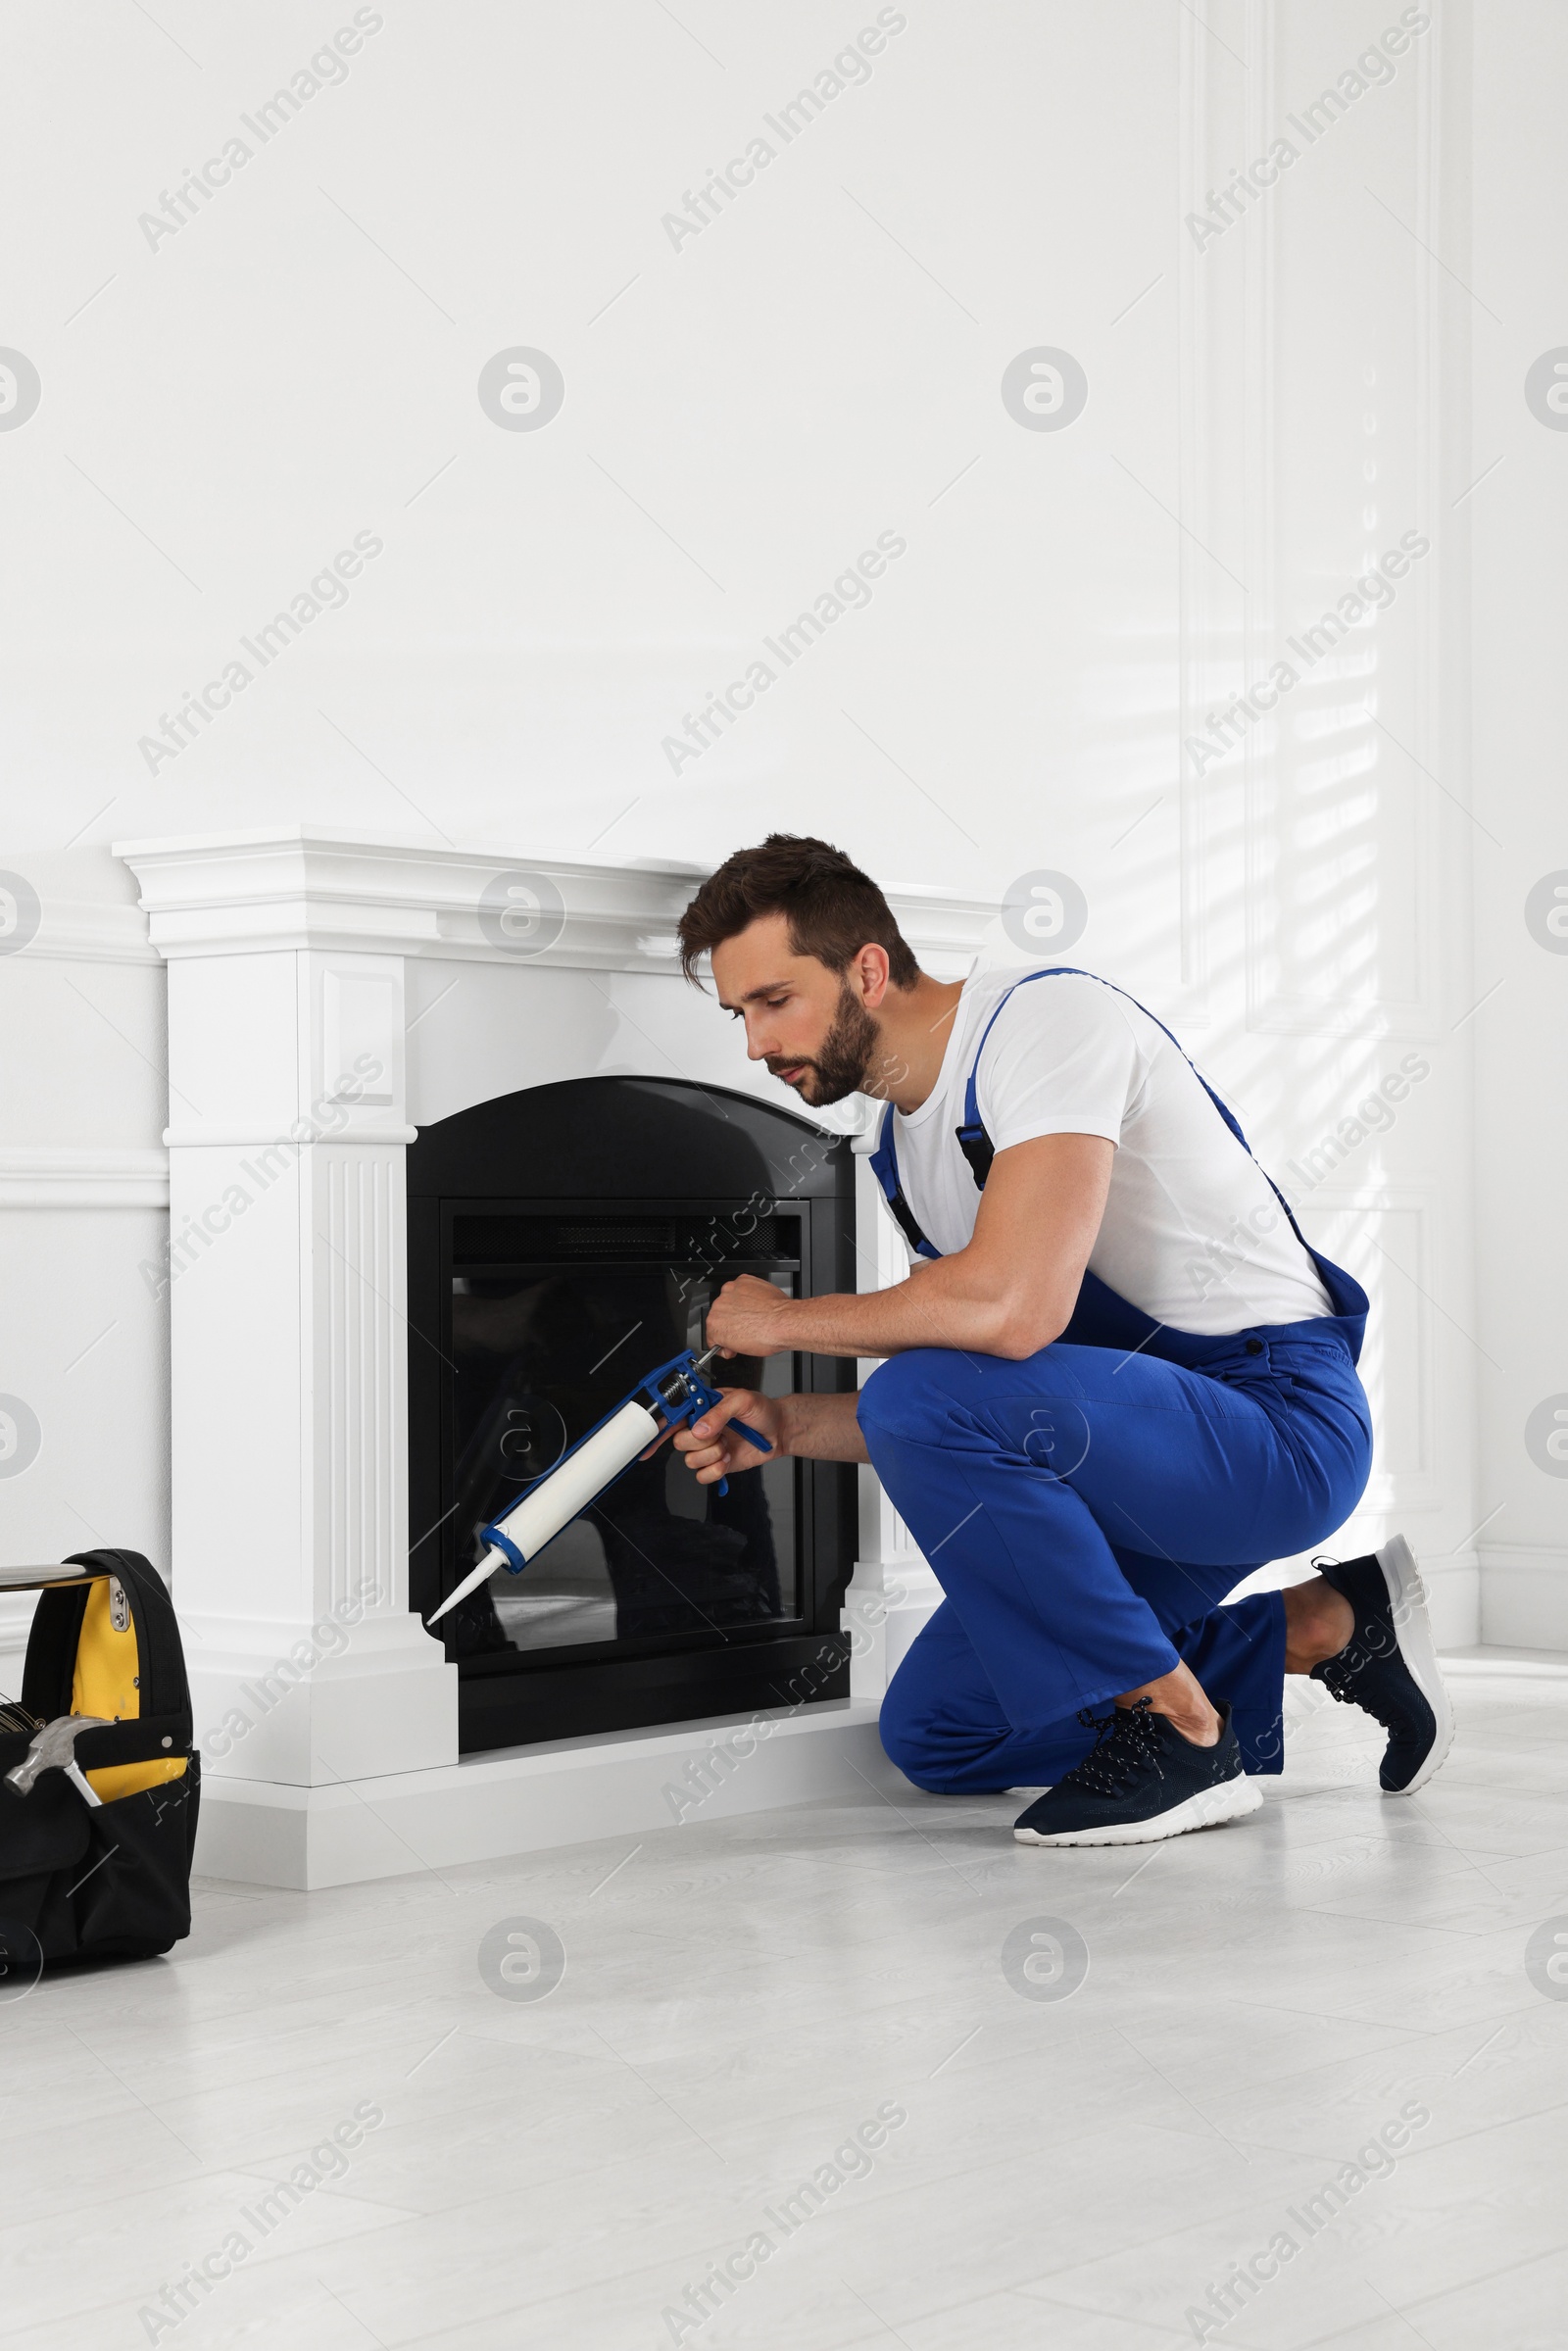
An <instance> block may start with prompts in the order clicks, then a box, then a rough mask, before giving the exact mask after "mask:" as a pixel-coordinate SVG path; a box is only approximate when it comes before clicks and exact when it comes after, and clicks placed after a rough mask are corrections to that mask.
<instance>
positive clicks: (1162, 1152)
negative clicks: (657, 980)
mask: <svg viewBox="0 0 1568 2351" xmlns="http://www.w3.org/2000/svg"><path fill="white" fill-rule="evenodd" d="M680 935H681V953H682V963H683V968H684V969H685V971H686V974H687V977H688V978H694V977H695V973H696V965H697V962H698V959H699V958H700V956H701V955H703V954H704V953H705V952H706V953H709V954H710V955H711V959H712V973H713V981H714V986H715V989H716V993H717V996H718V1001H719V1003H720V1004H721V1005H722V1006H723V1007H724V1008H725V1009H726V1010H727V1011H728V1012H729V1013H730V1014H731V1016H732V1017H733V1018H735V1019H737V1020H742V1021H744V1023H745V1026H746V1038H747V1051H748V1053H749V1055H750V1057H751V1058H752V1059H753V1060H760V1061H762V1062H764V1063H765V1064H766V1066H767V1068H768V1070H769V1071H770V1072H771V1074H772V1075H773V1076H774V1077H776V1078H778V1079H780V1080H781V1081H782V1082H783V1083H784V1084H785V1085H786V1086H789V1087H791V1088H792V1089H793V1090H794V1091H795V1092H796V1093H797V1094H798V1095H799V1096H800V1098H801V1100H802V1101H803V1102H807V1103H809V1104H819V1103H826V1102H839V1101H842V1100H843V1098H844V1097H845V1096H846V1095H849V1094H852V1093H855V1092H861V1093H865V1094H869V1095H872V1096H874V1097H876V1098H878V1099H880V1100H882V1101H884V1102H886V1103H887V1105H888V1107H887V1109H886V1110H885V1112H884V1113H883V1129H882V1140H881V1148H880V1150H879V1151H878V1153H877V1156H876V1159H875V1161H874V1162H873V1164H874V1165H875V1166H876V1168H877V1172H878V1175H879V1177H880V1179H881V1182H882V1185H883V1190H884V1193H885V1194H886V1196H887V1198H888V1200H889V1203H890V1205H891V1207H892V1209H893V1212H894V1213H895V1215H896V1216H897V1217H898V1219H899V1222H900V1225H901V1228H902V1229H903V1231H904V1233H905V1236H906V1240H907V1242H908V1244H909V1246H910V1249H911V1253H912V1256H913V1272H912V1276H911V1278H910V1280H908V1281H907V1282H904V1283H900V1284H897V1285H895V1286H894V1287H893V1288H891V1289H888V1290H881V1291H875V1292H872V1293H870V1294H869V1295H867V1296H864V1297H854V1298H851V1297H830V1298H800V1299H789V1298H782V1297H781V1296H780V1295H779V1293H778V1292H777V1291H776V1290H775V1289H774V1288H773V1286H772V1285H771V1284H770V1283H767V1282H764V1281H760V1280H759V1279H757V1278H756V1277H754V1276H751V1275H744V1276H742V1277H741V1278H740V1279H738V1280H736V1281H731V1282H728V1283H726V1284H725V1286H724V1288H723V1290H722V1291H721V1293H720V1294H719V1297H718V1298H716V1299H715V1300H714V1302H713V1306H712V1308H711V1312H710V1314H709V1318H708V1337H709V1340H710V1341H711V1342H713V1343H716V1344H717V1345H718V1346H719V1347H721V1348H722V1349H723V1350H724V1351H725V1352H726V1353H733V1354H746V1355H764V1356H765V1355H769V1354H773V1353H776V1352H778V1351H779V1350H780V1349H782V1348H801V1349H806V1350H809V1351H811V1352H813V1353H817V1354H828V1355H880V1356H883V1357H885V1358H886V1360H885V1361H884V1362H883V1363H882V1364H881V1366H880V1367H879V1368H878V1369H877V1370H876V1371H875V1372H873V1374H872V1376H871V1378H870V1380H869V1381H868V1382H867V1384H866V1386H865V1387H864V1389H862V1390H861V1391H860V1393H859V1394H858V1396H787V1397H784V1398H782V1399H779V1398H769V1397H765V1396H760V1395H758V1394H756V1393H755V1392H753V1391H742V1390H730V1391H725V1392H724V1394H723V1400H722V1403H721V1405H720V1406H718V1407H716V1408H715V1409H714V1410H712V1411H711V1412H710V1413H709V1414H708V1415H707V1416H706V1418H704V1419H703V1420H701V1421H698V1422H697V1423H695V1424H694V1426H693V1427H692V1429H691V1430H690V1431H682V1432H681V1433H680V1434H679V1435H678V1436H677V1437H676V1439H675V1444H676V1445H677V1447H678V1448H679V1450H680V1451H682V1452H683V1453H685V1454H686V1456H687V1458H688V1461H689V1463H690V1466H691V1468H692V1469H693V1470H694V1472H695V1473H696V1475H697V1477H698V1479H699V1480H700V1481H702V1482H703V1483H705V1484H711V1483H712V1482H713V1481H714V1480H716V1479H717V1478H718V1477H720V1476H722V1475H723V1474H725V1473H726V1472H727V1473H729V1474H730V1475H732V1476H733V1475H734V1473H735V1472H736V1471H737V1470H743V1469H748V1468H752V1467H754V1466H756V1464H757V1463H758V1462H759V1461H760V1459H761V1457H762V1456H761V1455H760V1454H759V1453H758V1452H757V1451H756V1450H755V1449H754V1448H753V1447H752V1446H751V1445H747V1444H746V1443H744V1442H743V1441H741V1440H739V1439H738V1438H736V1437H735V1436H733V1435H732V1434H731V1433H730V1432H729V1430H728V1428H727V1426H726V1424H727V1423H728V1422H729V1421H730V1420H731V1419H733V1418H736V1417H739V1418H742V1419H745V1420H748V1421H750V1422H752V1423H753V1424H754V1425H757V1426H759V1427H760V1431H761V1433H762V1434H763V1435H764V1436H766V1437H768V1438H769V1439H771V1440H772V1442H773V1444H774V1445H776V1446H777V1447H778V1448H779V1450H780V1451H781V1452H784V1453H796V1454H800V1455H804V1456H806V1457H807V1458H809V1459H816V1460H829V1461H869V1462H870V1463H871V1465H872V1466H873V1468H874V1469H875V1470H876V1472H877V1474H878V1476H879V1477H880V1479H881V1481H882V1483H883V1485H884V1487H885V1488H886V1489H887V1492H888V1494H890V1496H891V1497H892V1500H893V1502H894V1504H895V1506H896V1507H897V1509H898V1510H899V1512H900V1513H901V1515H902V1516H903V1518H904V1520H905V1522H906V1524H907V1526H908V1528H909V1530H910V1533H911V1534H912V1536H913V1537H914V1540H915V1542H916V1543H917V1544H918V1545H919V1547H920V1549H921V1551H922V1552H923V1553H924V1555H925V1557H926V1559H927V1560H928V1561H929V1562H930V1564H931V1566H932V1568H933V1569H934V1570H935V1573H936V1575H937V1578H938V1581H939V1582H940V1583H941V1585H942V1588H943V1591H944V1592H945V1593H946V1595H947V1596H946V1600H945V1603H944V1605H943V1606H941V1607H940V1608H939V1609H938V1610H937V1612H936V1614H935V1616H934V1617H933V1618H932V1620H931V1622H930V1623H929V1624H928V1625H927V1626H926V1628H925V1629H924V1631H923V1632H922V1633H921V1635H920V1637H919V1639H918V1640H917V1641H915V1642H914V1644H913V1646H912V1647H911V1649H910V1651H909V1654H908V1656H907V1658H906V1660H905V1662H904V1664H903V1665H902V1666H901V1668H900V1670H899V1672H898V1673H897V1675H896V1676H895V1677H894V1681H893V1684H892V1687H891V1688H890V1690H889V1691H888V1695H887V1700H886V1703H885V1705H884V1708H883V1713H882V1739H883V1744H884V1746H885V1747H886V1749H887V1752H888V1754H889V1755H890V1757H891V1758H892V1759H893V1761H894V1762H895V1763H897V1764H899V1765H900V1766H901V1767H902V1769H903V1770H904V1771H905V1772H906V1773H907V1775H908V1777H909V1778H910V1779H911V1780H913V1781H914V1782H915V1783H916V1784H917V1785H918V1786H919V1787H921V1788H928V1789H931V1790H933V1791H938V1792H957V1791H965V1792H967V1791H975V1790H982V1789H984V1790H997V1789H1005V1788H1019V1787H1022V1788H1037V1787H1043V1788H1044V1789H1045V1792H1044V1794H1042V1795H1041V1796H1040V1797H1039V1798H1038V1799H1037V1800H1036V1801H1035V1802H1034V1803H1032V1804H1031V1805H1030V1806H1029V1808H1028V1809H1027V1811H1025V1812H1024V1813H1023V1815H1022V1816H1021V1818H1020V1819H1019V1821H1018V1823H1017V1825H1016V1828H1015V1831H1014V1834H1015V1835H1016V1836H1017V1837H1019V1838H1020V1839H1022V1840H1023V1841H1025V1842H1028V1843H1034V1844H1046V1845H1059V1844H1103V1843H1115V1844H1121V1843H1137V1842H1142V1841H1146V1840H1148V1839H1151V1838H1155V1837H1171V1836H1176V1835H1179V1834H1180V1833H1181V1832H1182V1831H1184V1830H1187V1829H1196V1828H1204V1827H1211V1826H1217V1825H1218V1824H1220V1823H1222V1822H1225V1821H1230V1820H1234V1819H1237V1818H1239V1817H1240V1816H1241V1815H1242V1814H1244V1813H1247V1812H1250V1811H1252V1810H1254V1809H1255V1808H1256V1806H1257V1805H1258V1804H1259V1803H1260V1802H1261V1800H1262V1799H1261V1795H1260V1793H1259V1791H1258V1789H1257V1788H1255V1786H1253V1785H1252V1784H1251V1782H1250V1780H1249V1778H1248V1777H1247V1771H1248V1766H1249V1765H1250V1767H1251V1769H1252V1770H1253V1771H1255V1772H1269V1771H1277V1770H1278V1769H1279V1767H1280V1722H1281V1695H1282V1676H1283V1675H1284V1674H1285V1673H1298V1674H1306V1673H1309V1674H1311V1675H1313V1677H1314V1678H1315V1679H1317V1680H1320V1681H1322V1682H1323V1683H1325V1684H1326V1686H1327V1688H1328V1689H1329V1690H1331V1691H1332V1693H1333V1694H1334V1696H1335V1697H1337V1698H1340V1699H1343V1700H1346V1701H1348V1702H1350V1703H1354V1704H1358V1705H1360V1706H1362V1707H1364V1708H1365V1709H1366V1710H1367V1711H1368V1712H1369V1713H1371V1714H1372V1715H1374V1716H1375V1717H1376V1719H1377V1720H1378V1721H1379V1722H1381V1723H1382V1724H1383V1725H1384V1727H1385V1728H1386V1729H1387V1731H1388V1733H1389V1742H1388V1748H1387V1752H1386V1754H1385V1756H1384V1760H1383V1765H1382V1770H1381V1780H1382V1785H1383V1787H1384V1788H1385V1789H1386V1790H1387V1791H1388V1792H1389V1793H1391V1794H1397V1793H1409V1792H1411V1791H1413V1790H1414V1789H1415V1788H1419V1787H1420V1786H1422V1785H1423V1783H1424V1782H1425V1781H1426V1780H1427V1779H1428V1778H1429V1777H1430V1776H1431V1774H1432V1773H1433V1772H1434V1771H1435V1770H1436V1769H1437V1768H1438V1765H1439V1764H1440V1763H1441V1762H1442V1760H1443V1757H1444V1755H1445V1754H1446V1751H1447V1746H1448V1742H1449V1739H1450V1738H1451V1718H1450V1715H1449V1710H1448V1705H1447V1701H1446V1697H1445V1695H1444V1690H1443V1684H1442V1680H1441V1677H1440V1675H1439V1673H1438V1670H1437V1657H1436V1650H1435V1647H1434V1644H1433V1641H1432V1634H1431V1628H1430V1625H1429V1623H1428V1619H1427V1611H1426V1602H1425V1595H1424V1592H1423V1591H1422V1586H1421V1579H1420V1575H1419V1572H1418V1570H1417V1568H1416V1565H1415V1561H1414V1558H1413V1557H1412V1555H1411V1553H1410V1550H1409V1547H1408V1545H1407V1544H1406V1543H1404V1542H1403V1539H1402V1538H1396V1539H1395V1541H1394V1542H1392V1543H1389V1544H1387V1545H1385V1547H1384V1548H1383V1550H1381V1551H1380V1552H1378V1553H1376V1554H1375V1555H1374V1556H1372V1557H1370V1558H1366V1559H1359V1560H1355V1561H1352V1562H1350V1563H1348V1565H1344V1566H1340V1565H1336V1564H1334V1563H1332V1562H1325V1563H1323V1564H1322V1567H1321V1572H1320V1573H1318V1574H1317V1575H1315V1576H1314V1577H1313V1578H1312V1579H1311V1580H1310V1581H1309V1582H1306V1583H1302V1584H1298V1585H1294V1586H1292V1587H1291V1588H1290V1590H1288V1591H1287V1592H1284V1593H1283V1594H1281V1593H1279V1592H1265V1593H1261V1594H1258V1595H1256V1596H1254V1597H1252V1598H1249V1599H1246V1600H1242V1601H1238V1602H1236V1603H1234V1604H1232V1605H1230V1606H1226V1605H1224V1600H1225V1594H1226V1593H1227V1592H1229V1591H1231V1590H1233V1589H1234V1587H1235V1586H1236V1585H1237V1584H1239V1583H1240V1582H1242V1580H1243V1579H1244V1578H1245V1577H1246V1576H1247V1575H1248V1574H1249V1573H1250V1571H1252V1570H1253V1569H1255V1568H1257V1567H1259V1566H1261V1565H1263V1564H1264V1563H1266V1562H1267V1561H1268V1560H1270V1559H1272V1558H1280V1557H1285V1556H1289V1555H1290V1554H1292V1553H1295V1552H1299V1551H1301V1550H1304V1549H1306V1548H1307V1547H1308V1546H1309V1545H1310V1544H1312V1543H1318V1542H1320V1541H1322V1540H1323V1538H1324V1537H1326V1536H1328V1535H1330V1534H1331V1533H1332V1532H1333V1531H1334V1529H1335V1528H1337V1527H1339V1526H1340V1525H1342V1524H1343V1522H1344V1521H1345V1520H1346V1518H1348V1515H1349V1514H1350V1512H1351V1510H1352V1509H1353V1508H1354V1506H1355V1503H1356V1501H1357V1500H1358V1499H1359V1497H1360V1494H1361V1492H1362V1489H1363V1488H1364V1486H1365V1483H1366V1477H1367V1470H1368V1465H1369V1461H1370V1457H1371V1425H1370V1415H1369V1412H1368V1408H1367V1402H1366V1397H1365V1395H1364V1393H1363V1391H1362V1388H1361V1384H1360V1381H1359V1380H1358V1378H1357V1376H1356V1372H1355V1358H1356V1354H1357V1352H1358V1349H1359V1346H1360V1340H1361V1333H1362V1328H1363V1326H1364V1322H1365V1316H1366V1311H1367V1300H1366V1298H1365V1295H1364V1293H1363V1292H1361V1291H1360V1290H1359V1289H1358V1288H1357V1286H1356V1284H1355V1283H1354V1282H1352V1281H1351V1280H1350V1278H1349V1277H1348V1275H1347V1274H1344V1273H1342V1272H1341V1271H1340V1270H1339V1268H1338V1267H1336V1266H1333V1265H1331V1264H1330V1263H1329V1262H1328V1260H1327V1259H1326V1258H1323V1257H1319V1256H1317V1255H1316V1254H1315V1253H1314V1252H1313V1251H1312V1250H1310V1249H1308V1247H1307V1246H1306V1244H1305V1242H1304V1241H1303V1240H1302V1239H1301V1238H1300V1236H1299V1233H1298V1231H1297V1229H1296V1226H1295V1222H1294V1219H1293V1218H1292V1217H1291V1216H1290V1212H1289V1210H1288V1208H1287V1207H1286V1206H1285V1203H1284V1201H1283V1200H1282V1199H1281V1197H1280V1196H1279V1195H1278V1194H1277V1193H1276V1192H1275V1191H1274V1189H1273V1187H1272V1186H1271V1185H1270V1183H1269V1181H1268V1179H1267V1178H1266V1177H1265V1176H1264V1175H1263V1173H1262V1171H1261V1169H1260V1168H1259V1167H1258V1166H1257V1164H1256V1162H1255V1160H1253V1158H1252V1157H1251V1154H1250V1151H1248V1149H1247V1146H1246V1143H1245V1141H1244V1140H1243V1138H1242V1135H1241V1130H1240V1128H1239V1127H1237V1126H1236V1124H1235V1122H1234V1120H1233V1119H1232V1118H1231V1115H1230V1113H1229V1111H1227V1110H1226V1109H1225V1108H1224V1107H1223V1106H1222V1105H1221V1104H1220V1102H1219V1101H1218V1098H1217V1097H1216V1096H1214V1095H1213V1094H1211V1093H1210V1091H1209V1090H1208V1088H1207V1086H1206V1085H1205V1083H1204V1082H1203V1080H1201V1078H1200V1077H1199V1075H1198V1073H1197V1071H1196V1070H1195V1069H1194V1068H1193V1066H1192V1064H1191V1063H1190V1062H1189V1061H1188V1060H1187V1058H1186V1056H1185V1054H1184V1053H1182V1051H1181V1049H1180V1047H1179V1046H1178V1045H1177V1044H1176V1042H1175V1040H1174V1039H1173V1038H1172V1037H1171V1036H1170V1035H1169V1034H1168V1032H1167V1031H1165V1030H1164V1029H1163V1028H1162V1027H1161V1026H1160V1024H1159V1023H1158V1022H1157V1021H1155V1020H1154V1019H1152V1016H1151V1015H1150V1014H1149V1013H1148V1012H1146V1011H1145V1010H1144V1009H1143V1008H1142V1007H1141V1006H1140V1005H1138V1004H1135V1003H1134V1002H1133V1000H1132V999H1131V998H1130V997H1128V996H1126V995H1125V994H1124V993H1123V992H1122V991H1121V990H1119V989H1117V988H1114V987H1112V986H1111V985H1110V984H1109V983H1108V982H1106V981H1103V980H1101V979H1099V978H1096V977H1094V976H1092V975H1090V974H1088V973H1083V972H1077V971H1071V970H1066V969H1063V968H1062V967H1060V966H1047V967H1044V968H1041V969H1039V970H1036V971H1033V972H1028V971H1025V972H1014V971H992V972H985V973H981V974H977V975H976V976H974V977H972V978H970V979H968V980H965V981H963V982H961V983H960V982H956V981H946V982H945V981H939V980H934V979H932V978H930V977H929V975H927V974H926V973H924V972H922V971H921V970H920V969H919V967H918V965H917V964H916V962H915V960H914V957H913V955H911V954H910V952H909V949H908V947H907V944H906V942H905V940H904V939H903V937H902V936H901V934H900V932H899V928H898V925H897V923H896V922H895V920H894V918H893V915H892V912H891V910H890V909H889V907H888V905H887V902H886V900H885V899H884V898H883V896H882V893H881V892H880V890H878V889H877V887H876V885H875V883H874V882H872V881H870V880H869V879H868V877H867V876H866V875H865V874H863V873H862V872H860V870H859V869H858V867H857V866H856V865H854V864H852V863H851V861H850V859H849V858H848V857H845V856H844V855H843V854H842V852H840V851H838V850H836V849H832V848H830V847H829V846H828V845H827V843H825V842H822V841H814V840H807V839H798V838H795V837H793V836H791V835H788V834H780V833H774V834H770V835H769V837H768V839H767V841H766V842H765V843H764V844H763V845H762V846H761V847H760V848H759V849H748V850H740V851H738V852H737V853H736V854H735V856H733V857H730V858H729V859H727V861H726V862H725V863H724V864H723V865H722V866H720V868H719V869H718V871H717V872H716V873H714V874H713V875H712V876H711V878H710V879H709V880H708V881H707V882H705V883H704V884H703V886H702V888H701V889H700V890H699V891H698V893H697V896H696V897H695V898H694V899H693V901H692V903H691V905H690V906H688V908H687V909H686V912H685V914H684V916H683V917H682V920H681V925H680ZM1096 1709H1103V1712H1099V1713H1097V1712H1096Z"/></svg>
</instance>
